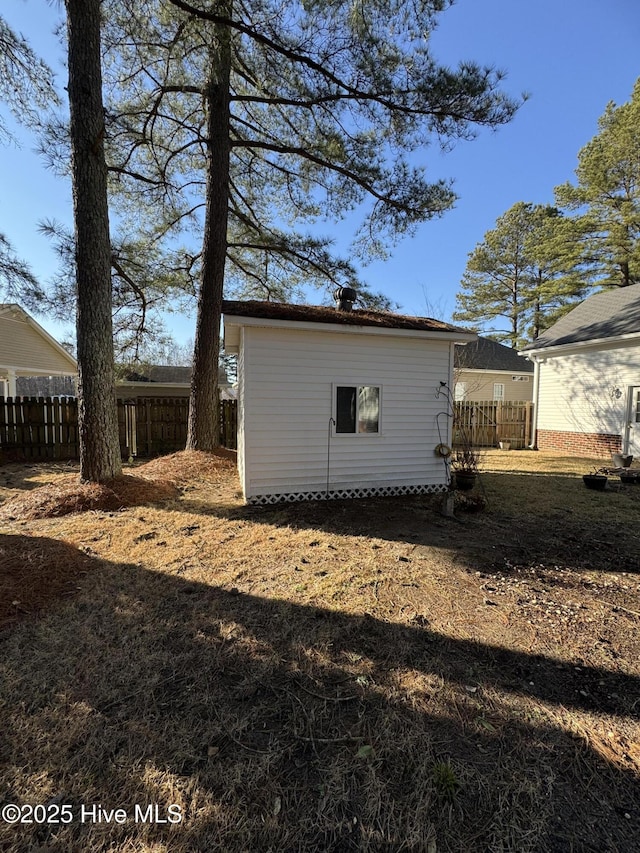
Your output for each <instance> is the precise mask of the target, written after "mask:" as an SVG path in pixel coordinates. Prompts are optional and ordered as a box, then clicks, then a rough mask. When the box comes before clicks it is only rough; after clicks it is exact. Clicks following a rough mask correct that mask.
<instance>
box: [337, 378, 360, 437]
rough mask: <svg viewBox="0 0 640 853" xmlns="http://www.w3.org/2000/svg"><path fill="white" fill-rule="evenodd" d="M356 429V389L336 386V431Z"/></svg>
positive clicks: (353, 430) (352, 430)
mask: <svg viewBox="0 0 640 853" xmlns="http://www.w3.org/2000/svg"><path fill="white" fill-rule="evenodd" d="M355 431H356V389H355V388H347V387H344V386H341V387H339V388H336V432H355Z"/></svg>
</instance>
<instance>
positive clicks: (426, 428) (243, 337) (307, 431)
mask: <svg viewBox="0 0 640 853" xmlns="http://www.w3.org/2000/svg"><path fill="white" fill-rule="evenodd" d="M223 313H224V346H225V351H226V352H228V353H237V355H238V470H239V474H240V480H241V483H242V489H243V493H244V496H245V499H246V500H247V502H249V503H276V502H278V501H294V500H305V499H323V498H344V497H365V496H372V495H396V494H424V493H428V492H438V491H441V490H444V489H446V487H447V482H448V467H447V465H446V464H445V461H444V460H443V459H442V457H441V456H438V455H437V454H436V447H437V445H439V444H441V443H443V444H448V445H450V444H451V417H450V406H451V402H450V401H451V394H452V390H451V389H452V388H453V362H454V346H455V344H456V343H463V342H466V341H470V340H473V339H474V338H475V335H473V334H472V333H470V332H468V331H466V330H462V329H457V328H455V327H454V326H450V325H447V324H446V323H442V322H439V321H437V320H431V319H428V318H421V317H404V316H400V315H396V314H391V313H387V312H379V311H365V310H348V308H339V307H338V308H326V307H314V306H307V305H286V304H280V303H272V302H228V301H227V302H224V304H223Z"/></svg>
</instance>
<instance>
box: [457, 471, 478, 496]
mask: <svg viewBox="0 0 640 853" xmlns="http://www.w3.org/2000/svg"><path fill="white" fill-rule="evenodd" d="M475 484H476V473H475V471H456V489H460V491H462V492H468V491H470V490H471V489H472V488H473V487H474V486H475Z"/></svg>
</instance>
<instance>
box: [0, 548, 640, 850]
mask: <svg viewBox="0 0 640 853" xmlns="http://www.w3.org/2000/svg"><path fill="white" fill-rule="evenodd" d="M6 538H7V540H13V541H9V542H8V543H7V544H8V545H9V546H11V545H14V546H15V548H21V549H23V550H25V548H27V549H28V547H29V542H30V541H31V540H28V539H26V537H20V536H16V537H6ZM25 539H26V543H25ZM47 541H51V540H43V539H39V540H38V547H39V548H42V546H43V542H47ZM58 546H59V543H57V542H53V541H51V547H52V548H57V547H58ZM82 558H83V560H84V559H86V557H85V555H82ZM92 563H93V567H92V570H91V571H90V572H89V573H88V574H87V575H86V577H85V580H84V582H83V585H82V586H83V589H82V592H81V593H80V594H79V595H78V597H77V598H75V599H74V600H71V601H68V602H67V603H66V604H64V606H62V605H61V606H60V607H58V608H54V609H52V611H51V612H50V613H49V615H47V616H46V617H44V618H41V619H39V620H35V619H33V620H29V621H26V622H24V623H23V624H22V625H20V626H17V627H16V628H15V629H14V630H13V631H12V632H11V633H9V634H7V635H5V636H4V638H3V655H2V663H1V667H2V674H3V683H4V688H3V704H2V712H1V713H2V717H3V720H2V723H3V724H2V732H3V742H2V746H1V753H0V754H1V755H2V759H3V766H4V768H5V769H4V772H3V802H4V803H18V804H23V803H31V804H34V803H36V802H45V803H48V804H58V805H59V804H62V803H70V804H71V805H72V808H73V813H74V820H73V821H72V823H71V824H69V825H63V826H61V825H54V826H51V825H49V826H46V825H44V824H42V825H31V826H25V827H20V828H18V827H15V826H7V825H3V826H2V827H1V829H0V831H1V832H2V836H1V838H2V842H1V843H2V849H3V850H6V851H11V853H18V851H20V853H23V851H27V850H33V851H35V850H36V849H37V850H43V849H46V850H48V851H55V853H58V851H59V853H62V851H64V853H80V851H82V853H98V851H106V850H110V849H119V850H129V849H131V850H149V851H151V850H154V851H156V850H158V851H160V850H162V851H164V850H171V851H172V853H187V851H195V850H224V851H244V850H251V851H265V853H266V851H269V850H274V851H275V850H278V851H336V853H338V851H389V853H391V851H402V850H406V851H414V853H418V851H422V853H424V852H425V851H428V850H430V849H434V848H433V844H434V843H435V844H437V847H436V848H435V849H437V850H438V851H441V853H444V851H456V853H462V851H464V853H468V851H487V853H488V851H498V850H501V851H518V853H532V851H540V853H543V851H544V853H561V851H562V853H565V851H575V853H582V851H584V852H585V853H586V851H593V853H596V851H597V853H602V851H611V853H613V851H619V853H622V851H630V850H633V849H635V846H636V844H637V839H638V837H640V819H639V818H640V814H639V813H640V790H639V779H638V775H637V773H638V766H639V762H640V756H638V755H637V752H635V753H634V750H635V749H636V747H635V746H634V735H635V736H636V743H637V720H638V716H639V714H640V703H639V697H640V679H639V678H638V677H637V676H636V675H632V674H629V673H622V672H617V673H614V672H611V671H609V670H607V669H605V668H595V667H585V668H583V669H582V670H581V672H580V674H579V675H578V674H577V673H576V672H575V670H574V668H573V667H571V666H567V665H566V664H565V663H563V662H561V661H558V660H555V659H553V658H550V657H544V656H541V655H528V654H524V653H519V652H514V651H509V650H507V649H503V648H500V647H499V646H490V645H486V644H482V643H478V642H474V641H473V640H461V639H456V638H452V637H448V636H445V635H443V634H441V633H438V632H435V631H433V630H431V629H430V628H429V626H428V624H426V623H425V624H423V625H415V626H407V625H399V624H395V623H391V622H385V621H383V620H380V619H376V618H373V617H371V616H367V615H366V614H365V615H362V616H353V615H349V614H345V613H342V612H340V611H332V610H328V609H326V608H320V607H314V606H311V605H308V606H304V605H298V604H294V603H291V602H288V601H284V600H274V599H265V598H260V597H256V596H251V595H247V594H243V593H239V592H238V591H236V590H233V589H223V588H220V587H217V586H216V585H215V583H214V580H215V579H214V578H212V583H211V585H209V584H202V583H193V582H189V581H185V580H182V579H180V578H178V577H176V576H170V575H167V574H162V573H159V572H152V571H148V570H144V569H142V568H140V567H137V566H133V565H125V564H113V563H108V562H104V561H99V560H95V559H94V560H92ZM136 803H137V804H139V805H141V806H143V807H144V808H146V807H147V805H148V804H153V803H156V804H158V805H159V807H160V815H161V816H162V817H165V816H166V815H167V808H168V806H169V804H172V803H173V804H177V805H179V806H180V808H181V809H182V813H183V815H184V820H183V821H182V822H181V823H179V824H176V825H169V824H161V823H160V824H159V823H156V824H153V823H151V824H150V823H142V822H138V823H136V822H135V820H134V819H133V818H132V817H131V815H132V814H133V812H134V804H136ZM82 804H85V805H91V804H101V805H102V807H103V808H104V809H105V810H107V811H108V810H110V809H113V808H116V807H122V808H124V809H125V811H126V812H127V814H128V818H129V819H128V820H127V821H126V822H124V823H123V824H121V825H120V824H114V823H108V822H106V820H103V821H102V822H101V823H94V822H92V821H91V820H85V822H84V823H83V822H82V821H81V820H80V814H81V807H82ZM430 845H431V846H430Z"/></svg>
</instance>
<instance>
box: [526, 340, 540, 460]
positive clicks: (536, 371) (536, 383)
mask: <svg viewBox="0 0 640 853" xmlns="http://www.w3.org/2000/svg"><path fill="white" fill-rule="evenodd" d="M527 358H528V359H529V361H532V362H533V420H532V423H531V444H530V445H529V450H537V449H538V442H537V437H538V408H539V402H540V401H539V397H540V361H539V360H538V357H537V356H535V355H528V356H527Z"/></svg>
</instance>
